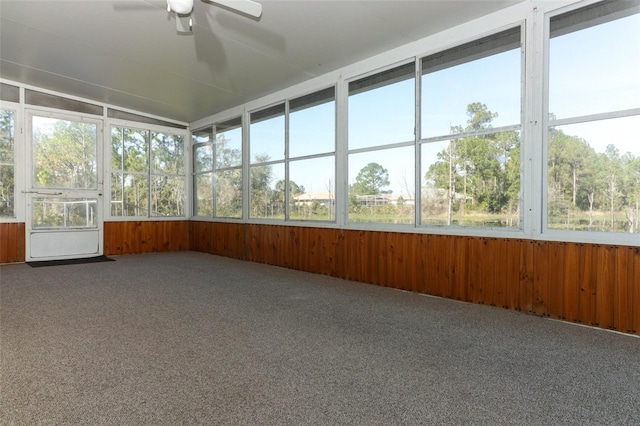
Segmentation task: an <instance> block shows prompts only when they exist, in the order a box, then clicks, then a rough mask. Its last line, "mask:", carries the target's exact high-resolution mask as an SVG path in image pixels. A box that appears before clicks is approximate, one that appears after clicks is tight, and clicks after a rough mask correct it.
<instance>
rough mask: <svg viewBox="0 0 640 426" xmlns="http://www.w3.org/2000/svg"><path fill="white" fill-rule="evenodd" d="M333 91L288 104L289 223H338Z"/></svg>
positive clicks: (328, 90) (311, 95)
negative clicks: (336, 219) (297, 221)
mask: <svg viewBox="0 0 640 426" xmlns="http://www.w3.org/2000/svg"><path fill="white" fill-rule="evenodd" d="M335 116H336V107H335V89H334V88H333V87H331V88H329V89H326V90H322V91H320V92H316V93H313V94H310V95H307V96H302V97H300V98H297V99H293V100H291V101H289V151H288V158H289V161H288V162H287V166H288V182H289V185H287V188H288V189H289V191H288V192H287V198H288V199H289V214H288V219H292V220H321V221H334V220H335V175H336V173H335V164H336V158H335V150H336V126H335V121H336V118H335Z"/></svg>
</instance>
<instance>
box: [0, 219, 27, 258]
mask: <svg viewBox="0 0 640 426" xmlns="http://www.w3.org/2000/svg"><path fill="white" fill-rule="evenodd" d="M24 260H25V225H24V223H0V263H14V262H24Z"/></svg>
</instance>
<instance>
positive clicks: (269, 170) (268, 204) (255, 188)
mask: <svg viewBox="0 0 640 426" xmlns="http://www.w3.org/2000/svg"><path fill="white" fill-rule="evenodd" d="M250 180H251V182H250V191H251V193H250V194H249V195H250V203H251V207H250V208H251V210H250V212H249V214H250V216H251V217H252V218H270V219H284V183H283V182H284V163H279V164H270V165H268V166H254V167H251V171H250ZM278 183H280V185H278Z"/></svg>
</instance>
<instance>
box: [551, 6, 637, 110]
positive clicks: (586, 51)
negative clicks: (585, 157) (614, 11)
mask: <svg viewBox="0 0 640 426" xmlns="http://www.w3.org/2000/svg"><path fill="white" fill-rule="evenodd" d="M633 4H634V2H627V1H620V2H607V4H605V5H598V6H597V7H594V8H591V9H590V15H586V16H582V15H581V14H580V10H579V11H577V12H569V13H568V14H564V15H560V16H557V17H554V18H552V19H551V25H552V28H554V27H559V28H557V29H556V30H554V31H552V33H551V37H552V38H551V40H550V42H549V44H550V47H549V48H550V51H549V113H550V114H551V115H552V117H555V118H559V119H560V118H567V117H576V116H582V115H589V114H597V113H602V112H607V111H617V110H624V109H630V108H638V107H640V77H639V76H640V31H638V28H640V14H638V13H637V8H636V11H635V12H636V14H635V15H631V16H626V17H624V18H622V19H617V20H608V18H607V17H606V16H604V15H606V14H608V13H610V8H611V7H630V6H632V5H633ZM636 4H637V3H636ZM591 15H593V16H591ZM583 19H584V21H581V20H583ZM565 21H572V22H573V25H572V26H568V27H567V25H566V24H565V25H562V24H564V23H565ZM576 21H577V22H576ZM602 21H605V22H604V23H601V24H599V25H598V23H600V22H602ZM581 22H582V24H581Z"/></svg>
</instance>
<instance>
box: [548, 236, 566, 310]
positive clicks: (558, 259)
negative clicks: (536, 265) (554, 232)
mask: <svg viewBox="0 0 640 426" xmlns="http://www.w3.org/2000/svg"><path fill="white" fill-rule="evenodd" d="M566 248H567V245H566V244H565V243H558V242H553V243H549V251H548V261H547V262H546V264H547V265H548V267H547V268H546V269H547V270H548V271H549V272H548V284H547V315H549V316H550V317H552V318H557V319H565V314H564V285H565V277H564V275H565V264H566V258H565V256H566V251H567V250H566Z"/></svg>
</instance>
